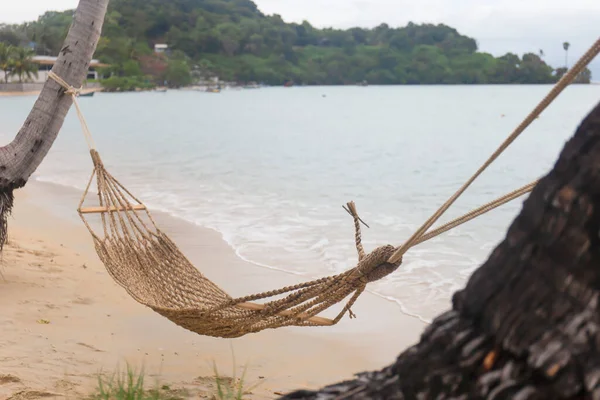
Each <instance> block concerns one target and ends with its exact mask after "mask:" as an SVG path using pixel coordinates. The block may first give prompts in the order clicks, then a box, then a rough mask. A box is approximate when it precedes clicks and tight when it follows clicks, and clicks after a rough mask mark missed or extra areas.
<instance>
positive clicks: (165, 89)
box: [154, 88, 167, 93]
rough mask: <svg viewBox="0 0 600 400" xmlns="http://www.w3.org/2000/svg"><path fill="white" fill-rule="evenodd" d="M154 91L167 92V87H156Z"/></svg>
mask: <svg viewBox="0 0 600 400" xmlns="http://www.w3.org/2000/svg"><path fill="white" fill-rule="evenodd" d="M154 91H155V92H159V93H165V92H166V91H167V88H156V89H154Z"/></svg>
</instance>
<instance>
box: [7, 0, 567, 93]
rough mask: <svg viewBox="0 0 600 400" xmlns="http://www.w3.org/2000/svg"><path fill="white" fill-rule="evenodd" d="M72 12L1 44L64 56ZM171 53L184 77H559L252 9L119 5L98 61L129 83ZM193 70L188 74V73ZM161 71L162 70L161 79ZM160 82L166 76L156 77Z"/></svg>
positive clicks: (447, 39)
mask: <svg viewBox="0 0 600 400" xmlns="http://www.w3.org/2000/svg"><path fill="white" fill-rule="evenodd" d="M71 15H72V11H68V12H61V13H57V12H48V13H46V14H44V15H43V16H41V17H40V18H39V19H38V20H37V21H35V22H31V23H27V24H23V25H20V26H10V27H4V28H3V29H0V41H2V40H4V41H9V40H12V41H18V42H19V43H21V44H23V43H29V42H33V43H34V46H35V48H36V49H37V51H38V52H39V53H46V54H51V55H54V54H57V52H58V50H59V48H60V45H61V43H62V40H63V38H64V36H65V34H66V31H67V29H68V26H69V23H70V20H71ZM155 43H166V44H168V45H169V48H170V49H171V51H172V52H171V53H170V54H169V58H170V59H171V60H177V61H178V62H179V65H178V67H177V68H178V70H177V73H176V75H181V74H188V73H189V74H190V75H191V77H192V78H193V77H200V76H204V77H205V76H208V75H215V76H218V77H219V78H220V79H222V80H228V81H239V82H249V81H256V82H264V83H267V84H272V85H280V84H283V83H284V82H286V81H294V82H295V83H297V84H308V85H316V84H334V85H339V84H356V83H359V82H363V81H367V82H368V83H370V84H476V83H550V82H554V81H556V79H557V78H556V74H555V71H554V70H553V68H552V67H550V66H548V65H547V64H546V63H545V62H544V61H543V59H542V58H541V57H540V56H539V55H538V54H533V53H528V54H525V55H523V56H522V57H519V56H517V55H515V54H511V53H509V54H506V55H504V56H502V57H498V58H496V57H493V56H492V55H490V54H487V53H480V52H478V51H477V43H476V41H475V40H474V39H472V38H469V37H467V36H464V35H461V34H460V33H459V32H457V31H456V29H453V28H451V27H449V26H446V25H442V24H440V25H430V24H424V25H416V24H413V23H409V24H408V25H407V26H406V27H402V28H391V27H389V26H388V25H386V24H381V25H379V26H378V27H376V28H374V29H362V28H352V29H348V30H339V29H317V28H315V27H313V26H311V24H310V23H308V22H306V21H305V22H303V23H302V24H296V23H286V22H284V21H283V20H282V19H281V17H280V16H278V15H272V16H268V15H264V14H263V13H262V12H260V10H258V8H257V6H256V4H254V3H253V2H252V1H249V0H111V2H110V5H109V10H108V13H107V15H106V20H105V25H104V30H103V36H102V39H101V41H100V43H99V46H98V50H97V52H96V55H95V57H96V58H99V59H100V60H101V61H104V62H107V63H110V64H112V65H113V71H112V72H113V73H114V74H116V75H120V76H135V75H140V74H141V75H144V74H146V75H147V74H150V75H155V73H153V71H155V70H156V71H158V70H160V71H162V72H161V73H163V74H164V73H167V72H165V71H167V70H168V69H169V67H168V65H167V64H168V62H169V60H164V63H163V64H164V65H162V66H161V65H160V60H158V61H157V60H156V57H154V56H153V55H152V50H151V49H152V48H153V46H154V44H155ZM184 64H185V65H184ZM156 68H158V69H156ZM156 73H158V72H156Z"/></svg>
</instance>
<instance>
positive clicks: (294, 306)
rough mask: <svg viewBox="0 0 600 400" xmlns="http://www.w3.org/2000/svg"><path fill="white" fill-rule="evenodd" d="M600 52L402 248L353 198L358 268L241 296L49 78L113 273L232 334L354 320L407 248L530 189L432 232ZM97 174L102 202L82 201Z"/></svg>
mask: <svg viewBox="0 0 600 400" xmlns="http://www.w3.org/2000/svg"><path fill="white" fill-rule="evenodd" d="M598 52H600V40H598V41H597V42H596V43H595V44H594V45H593V46H592V48H591V49H590V50H588V52H587V53H586V54H585V55H584V56H583V57H582V58H581V59H580V60H579V61H578V63H576V64H575V65H574V66H573V68H572V69H571V70H569V71H568V72H567V73H566V74H565V75H564V76H563V77H562V78H561V80H560V81H559V82H558V83H557V84H556V85H555V86H554V87H553V89H552V90H551V91H550V93H549V94H548V95H547V96H546V97H545V98H544V99H543V100H542V102H540V104H539V105H538V106H537V107H536V108H535V109H534V110H533V111H532V112H531V113H530V114H529V115H528V116H527V117H526V118H525V120H524V121H523V122H522V123H521V124H520V125H519V126H518V127H517V128H516V129H515V131H514V132H513V133H512V134H511V135H510V136H509V137H508V138H507V139H506V140H505V141H504V142H503V143H502V145H501V146H500V147H499V148H498V149H497V150H496V152H494V153H493V154H492V156H490V158H489V159H488V160H487V161H486V162H485V163H484V164H483V165H482V166H481V167H480V168H479V170H477V172H476V173H475V174H474V175H473V176H472V177H471V178H470V179H469V180H467V182H465V184H464V185H463V186H462V187H461V188H460V189H459V190H458V191H457V192H456V193H455V194H454V195H453V196H451V197H450V199H448V201H446V203H444V204H443V205H442V206H441V207H440V208H439V209H438V210H437V211H436V212H435V213H434V214H433V215H432V217H431V218H429V219H428V220H427V221H426V222H425V223H424V224H423V225H422V226H421V227H420V228H419V229H418V230H417V231H416V232H415V233H414V234H413V235H412V236H411V238H410V239H409V240H407V241H406V242H405V243H404V244H403V245H402V246H399V247H396V248H395V247H394V246H391V245H386V246H382V247H379V248H377V249H375V250H373V251H372V252H371V253H369V254H365V252H364V249H363V247H362V244H361V231H360V223H361V222H362V220H361V219H360V217H359V216H358V213H357V211H356V207H355V205H354V203H352V202H350V203H348V204H347V208H346V211H347V212H348V213H349V214H350V215H351V216H352V217H353V219H354V225H355V242H356V248H357V252H358V263H357V265H356V266H355V267H354V268H352V269H350V270H348V271H346V272H344V273H341V274H338V275H334V276H329V277H325V278H321V279H317V280H313V281H310V282H305V283H300V284H298V285H294V286H289V287H284V288H281V289H276V290H272V291H268V292H264V293H259V294H255V295H250V296H246V297H240V298H233V297H232V296H230V295H229V294H227V293H226V292H225V291H224V290H223V289H221V288H220V287H219V286H217V285H216V284H215V283H213V282H211V281H210V280H209V279H208V278H207V277H205V276H204V275H203V274H202V272H200V271H199V270H198V269H197V268H195V267H194V266H193V265H192V264H191V263H190V261H189V260H188V259H187V258H186V257H185V255H184V254H183V253H182V252H181V251H180V250H179V249H178V248H177V246H176V245H175V243H173V241H171V240H170V239H169V237H168V236H167V235H166V234H165V233H164V232H162V231H161V230H160V229H159V228H158V227H157V225H156V223H155V222H154V220H153V218H152V215H151V214H150V212H149V211H148V209H147V208H146V206H145V205H144V204H143V203H142V202H141V201H140V200H138V199H137V198H136V197H135V196H134V195H133V194H132V193H131V192H129V191H128V190H127V189H126V188H125V187H124V186H123V185H122V184H121V183H119V181H118V180H117V179H115V178H114V177H113V176H112V175H111V174H110V173H109V172H108V171H107V170H106V168H105V166H104V164H103V163H102V160H101V158H100V155H99V153H98V152H97V150H96V149H95V145H94V143H93V139H92V137H91V133H90V131H89V129H88V127H87V124H86V122H85V119H84V117H83V114H82V113H81V110H80V108H79V104H78V102H77V95H78V92H79V90H78V89H74V88H73V87H72V86H70V85H69V84H68V83H67V82H65V81H64V80H63V79H62V78H60V77H59V76H57V75H56V74H54V73H53V72H50V73H49V78H51V79H53V80H54V81H56V82H57V83H58V84H59V85H61V86H62V87H63V88H64V90H65V93H66V94H69V95H71V96H72V97H73V102H74V105H75V108H76V110H77V115H78V117H79V119H80V121H81V125H82V128H83V132H84V134H85V137H86V140H87V142H88V146H89V147H90V154H91V157H92V161H93V165H94V170H93V173H92V176H91V177H90V180H89V182H88V185H87V187H86V189H85V192H84V194H83V196H82V199H81V201H80V203H79V208H78V212H79V215H80V216H81V218H82V220H83V222H84V224H85V226H86V227H87V228H88V230H89V232H90V233H91V235H92V238H93V241H94V246H95V248H96V252H97V253H98V256H99V257H100V260H101V261H102V262H103V264H104V265H105V267H106V269H107V271H108V273H109V274H110V275H111V276H112V277H113V279H114V280H115V281H116V282H117V283H118V284H119V285H121V286H122V287H123V288H124V289H125V290H126V291H127V292H128V293H129V294H130V295H131V297H133V298H134V299H135V300H136V301H138V302H139V303H141V304H143V305H146V306H148V307H150V308H151V309H152V310H154V311H156V312H157V313H159V314H160V315H162V316H164V317H166V318H168V319H169V320H171V321H172V322H174V323H175V324H177V325H179V326H181V327H183V328H185V329H188V330H190V331H193V332H196V333H198V334H201V335H207V336H214V337H223V338H234V337H240V336H243V335H246V334H248V333H253V332H258V331H261V330H264V329H268V328H278V327H283V326H292V325H293V326H328V325H334V324H336V323H338V322H339V321H340V319H341V318H342V317H343V316H344V315H345V314H349V316H350V318H353V317H354V314H353V313H352V311H351V307H352V305H353V304H354V302H355V301H356V300H357V299H358V297H359V296H360V295H361V294H362V293H363V292H364V290H365V288H366V286H367V284H368V283H370V282H373V281H376V280H378V279H381V278H383V277H385V276H386V275H388V274H390V273H392V272H393V271H395V270H396V269H397V268H398V267H399V265H400V264H401V262H402V256H403V255H404V253H406V251H407V250H408V249H409V248H411V247H413V246H415V245H417V244H419V243H422V242H424V241H426V240H429V239H431V238H433V237H435V236H437V235H439V234H441V233H443V232H446V231H448V230H450V229H452V228H454V227H456V226H458V225H460V224H463V223H465V222H467V221H469V220H471V219H473V218H475V217H477V216H479V215H482V214H483V213H485V212H488V211H490V210H492V209H494V208H496V207H499V206H500V205H502V204H505V203H507V202H509V201H511V200H513V199H515V198H517V197H519V196H521V195H523V194H525V193H528V192H530V191H531V190H532V189H533V188H534V186H535V184H536V183H537V181H536V182H533V183H530V184H528V185H526V186H523V187H522V188H520V189H518V190H515V191H514V192H511V193H509V194H507V195H505V196H503V197H500V198H499V199H497V200H494V201H492V202H490V203H488V204H486V205H484V206H482V207H479V208H477V209H475V210H473V211H471V212H470V213H467V214H465V215H463V216H461V217H459V218H457V219H455V220H453V221H450V222H449V223H447V224H445V225H443V226H441V227H439V228H437V229H435V230H433V231H430V232H428V230H429V229H430V228H431V226H432V225H433V224H434V223H435V222H436V221H437V220H438V219H439V218H440V217H441V215H442V214H443V213H444V212H445V211H446V210H447V209H448V208H449V207H450V206H451V205H452V204H453V203H454V201H455V200H456V199H457V198H458V197H459V196H460V195H461V194H462V193H463V192H464V191H465V190H466V189H467V188H468V187H469V185H470V184H471V183H472V182H473V181H474V180H475V179H476V178H477V177H478V176H479V175H480V174H481V173H482V172H483V171H484V170H485V169H486V168H487V167H488V166H489V165H490V164H491V163H492V162H493V161H494V160H495V159H496V158H497V157H498V156H499V155H500V154H501V153H502V152H503V151H504V150H505V149H506V148H507V147H508V146H509V145H510V144H511V143H512V142H513V141H514V140H515V139H516V138H517V136H518V135H519V134H521V133H522V132H523V131H524V130H525V128H526V127H527V126H528V125H529V124H531V122H532V121H533V120H534V119H535V118H536V117H537V116H538V115H539V114H540V113H541V112H542V111H543V110H544V109H545V108H546V107H547V106H548V105H549V104H550V103H551V102H552V101H553V100H554V99H555V98H556V97H557V96H558V94H559V93H560V92H561V91H562V90H563V89H564V88H565V87H566V86H568V85H569V84H570V83H571V82H572V81H573V79H574V78H575V77H576V76H577V75H578V74H579V72H581V71H582V70H583V68H585V66H586V65H587V64H588V63H589V62H590V61H591V60H592V59H593V58H594V57H595V55H597V54H598ZM94 178H95V180H96V184H97V189H98V202H99V206H94V207H84V202H85V200H86V197H87V195H88V193H89V190H90V187H91V185H92V182H93V181H94ZM91 214H100V220H101V221H100V222H101V224H100V226H96V227H94V223H93V222H90V221H88V219H87V218H88V216H89V215H91ZM365 225H366V224H365ZM348 296H350V298H349V300H348V301H347V302H346V303H345V305H344V306H343V308H342V310H341V311H340V312H339V313H338V314H337V316H336V317H335V318H333V319H328V318H324V317H320V316H318V314H319V313H321V312H323V311H325V310H327V309H329V308H330V307H331V306H333V305H335V304H338V303H341V302H342V301H344V300H345V299H346V298H347V297H348ZM256 300H267V301H266V302H265V303H262V304H259V303H254V301H256Z"/></svg>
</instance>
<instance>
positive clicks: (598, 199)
mask: <svg viewBox="0 0 600 400" xmlns="http://www.w3.org/2000/svg"><path fill="white" fill-rule="evenodd" d="M599 294H600V104H599V105H598V106H596V108H595V109H594V110H593V111H592V112H591V113H590V114H589V115H588V116H587V117H586V119H585V120H584V121H583V122H582V123H581V125H580V126H579V127H578V129H577V132H576V134H575V136H574V137H573V138H572V139H571V140H569V142H568V143H567V144H566V146H565V147H564V149H563V151H562V152H561V154H560V157H559V159H558V161H557V162H556V164H555V166H554V168H553V169H552V171H551V172H550V173H549V174H548V175H547V176H546V177H544V178H543V179H542V180H541V181H540V183H539V184H538V185H537V186H536V187H535V189H534V190H533V192H532V193H531V195H530V196H529V198H528V199H527V200H526V201H525V203H524V205H523V209H522V211H521V213H520V214H519V215H518V217H517V218H516V219H515V220H514V222H513V223H512V225H511V226H510V228H509V230H508V232H507V235H506V237H505V239H504V240H503V241H502V242H501V243H500V244H499V245H498V247H497V248H496V249H495V250H494V251H493V252H492V254H491V255H490V257H489V259H488V260H487V261H486V262H485V263H484V264H483V265H482V266H481V267H480V268H479V269H478V270H477V271H475V273H473V275H472V276H471V278H470V279H469V281H468V283H467V285H466V287H465V288H464V289H463V290H461V291H458V292H456V293H455V294H454V297H453V306H452V309H451V310H450V311H448V312H446V313H444V314H442V315H441V316H439V317H438V318H436V319H435V320H434V321H433V323H432V324H431V325H430V326H428V327H427V328H426V329H425V331H424V332H423V334H422V336H421V340H420V342H419V343H418V344H416V345H414V346H413V347H410V348H409V349H408V350H406V351H404V352H403V353H402V354H401V355H400V356H399V357H398V358H397V360H396V362H395V363H394V364H392V365H390V366H388V367H386V368H384V369H382V370H380V371H375V372H368V373H363V374H359V375H358V376H357V378H356V379H354V380H351V381H347V382H342V383H338V384H334V385H331V386H329V387H326V388H323V389H321V390H319V391H314V392H313V391H297V392H294V393H291V394H288V395H287V396H285V397H284V399H342V398H343V399H436V400H442V399H495V400H497V399H517V400H524V399H600V349H599V348H600V347H599V346H600V309H599V308H600V304H599Z"/></svg>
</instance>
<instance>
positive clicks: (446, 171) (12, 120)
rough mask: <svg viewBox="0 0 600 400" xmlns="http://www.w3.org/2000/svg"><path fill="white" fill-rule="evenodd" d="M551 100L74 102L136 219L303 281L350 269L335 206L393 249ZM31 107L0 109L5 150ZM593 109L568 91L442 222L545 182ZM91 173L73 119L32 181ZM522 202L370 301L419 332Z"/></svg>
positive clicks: (471, 95)
mask: <svg viewBox="0 0 600 400" xmlns="http://www.w3.org/2000/svg"><path fill="white" fill-rule="evenodd" d="M549 90H550V86H446V87H442V86H427V87H416V86H415V87H308V88H290V89H285V88H266V89H260V90H242V91H239V90H226V91H223V92H222V93H221V94H208V93H201V92H192V91H169V92H167V93H126V94H96V96H94V97H93V98H82V99H80V102H81V106H82V108H83V111H84V113H85V115H86V118H87V119H88V123H89V125H90V128H91V130H92V132H93V134H94V136H95V140H96V144H97V146H98V149H99V151H100V153H101V154H102V155H103V159H104V162H105V164H106V165H107V167H108V168H109V170H110V171H112V173H113V175H115V176H116V177H117V178H118V179H120V180H121V182H123V183H124V184H125V186H127V187H128V188H129V189H131V190H132V191H133V192H134V193H135V194H137V195H138V197H140V198H141V199H143V200H144V201H145V202H146V203H147V204H148V205H150V206H151V207H154V208H155V209H160V210H163V211H166V212H169V213H170V214H172V215H174V216H177V217H180V218H183V219H185V220H188V221H191V222H194V223H196V224H198V225H201V226H206V227H210V228H213V229H216V230H218V231H219V232H221V233H222V235H223V237H224V239H225V240H227V241H228V242H229V243H230V244H231V245H232V246H233V247H234V248H235V250H236V251H237V253H238V254H239V256H240V257H242V258H244V259H247V260H249V261H252V262H254V263H256V264H258V265H261V266H264V267H270V268H277V269H282V270H285V271H289V272H292V273H296V274H299V275H303V276H305V277H306V278H313V277H318V276H323V275H326V274H331V273H337V272H341V271H344V270H346V269H347V268H350V267H352V266H354V265H355V262H356V251H355V249H354V239H353V238H354V235H353V223H352V219H351V218H350V216H348V215H347V214H346V212H345V211H344V210H343V209H342V205H343V204H345V203H346V202H348V201H350V200H354V201H355V202H356V204H357V207H358V210H359V214H360V215H361V217H362V218H363V219H364V220H365V221H366V222H367V223H368V224H369V225H370V227H371V228H370V229H365V230H364V231H363V240H364V244H365V246H366V248H367V249H372V248H374V247H376V246H378V245H382V244H387V243H391V244H394V245H399V244H401V243H402V242H403V241H404V240H406V239H407V238H408V237H409V236H410V234H411V233H412V232H413V230H414V229H416V228H417V226H418V225H419V224H420V223H421V222H422V221H423V220H424V219H425V218H427V217H428V216H429V215H430V214H431V213H432V212H433V211H435V209H436V208H437V207H438V206H439V205H440V204H441V203H442V202H444V201H445V200H446V199H447V197H448V196H450V195H451V194H452V193H453V192H454V191H455V190H456V189H457V188H458V187H459V186H460V185H461V184H462V182H463V181H464V180H465V179H467V178H468V177H469V176H470V174H472V173H473V172H474V171H475V170H476V168H477V167H478V166H479V165H480V163H481V162H483V161H484V160H485V158H487V157H488V156H489V154H491V153H492V152H493V151H494V150H495V148H496V147H497V146H498V145H499V144H500V142H501V141H502V140H503V139H504V138H505V137H506V136H507V135H508V134H509V133H510V132H511V131H512V130H513V129H514V128H515V127H516V126H517V124H518V123H519V122H520V120H521V119H522V118H523V117H525V115H526V114H527V113H528V112H529V111H530V110H531V109H532V108H533V107H534V106H535V105H536V104H537V102H539V101H540V100H541V99H542V97H543V96H544V95H545V94H546V93H547V92H548V91H549ZM34 100H35V97H13V98H6V97H0V138H1V140H2V141H3V142H4V143H6V142H7V141H9V140H10V139H11V138H12V136H13V135H14V133H15V132H16V131H17V130H18V129H19V127H20V125H21V123H22V122H23V120H24V119H25V117H26V115H27V113H28V112H29V110H30V108H31V105H32V104H33V102H34ZM599 100H600V86H596V85H591V86H571V87H569V88H568V89H567V90H566V91H565V93H563V95H561V97H560V98H559V100H558V101H557V102H555V103H554V104H553V105H552V106H551V107H550V108H549V109H547V110H546V111H545V112H544V114H543V115H542V116H541V117H540V118H539V119H538V120H536V121H535V123H534V124H533V125H532V126H531V127H530V128H529V129H528V130H527V131H526V132H525V133H524V134H523V135H522V136H521V137H520V138H519V139H518V140H517V141H516V142H515V143H514V144H513V145H512V146H511V148H509V149H508V150H507V151H506V152H505V154H504V155H502V156H501V158H500V159H499V160H498V161H497V162H496V163H495V164H494V165H493V166H492V167H490V169H489V170H488V171H486V172H485V173H484V174H483V175H482V176H481V178H480V179H479V180H478V181H477V182H476V183H475V184H474V185H473V186H472V187H471V188H470V189H469V190H468V191H467V192H466V193H465V194H464V195H463V197H462V198H461V199H460V200H459V201H458V202H457V204H456V205H455V206H454V207H453V208H452V209H451V210H450V211H449V212H448V214H447V216H446V217H445V218H444V221H447V220H449V219H450V218H453V217H456V216H458V215H459V214H461V213H464V212H466V211H468V210H469V209H470V208H473V207H476V206H478V205H480V204H482V203H485V202H487V201H489V200H491V199H493V198H495V197H497V196H499V195H501V194H504V193H505V192H507V191H510V190H513V189H515V188H517V187H520V186H522V185H524V184H526V183H528V182H529V181H531V180H533V179H535V178H537V177H539V176H541V175H542V174H544V173H546V172H547V171H549V169H550V168H551V167H552V165H553V163H554V161H555V160H556V157H557V155H558V153H559V151H560V150H561V148H562V146H563V145H564V142H565V141H566V140H567V139H568V138H569V137H570V136H571V135H572V134H573V132H574V130H575V129H576V127H577V125H578V123H579V122H580V121H581V119H582V117H584V115H585V114H586V113H587V112H589V111H590V109H591V108H592V107H593V106H594V105H595V104H596V103H597V102H598V101H599ZM91 167H92V165H91V161H90V159H89V155H88V152H87V148H86V144H85V141H84V139H83V137H82V135H81V131H80V128H79V125H78V121H77V119H76V117H75V114H74V112H73V110H72V112H71V113H70V114H69V116H68V118H67V121H66V122H65V125H64V127H63V129H62V131H61V134H60V135H59V137H58V139H57V141H56V143H55V145H54V147H53V148H52V150H51V152H50V154H49V155H48V157H47V158H46V160H45V161H44V163H43V164H42V166H41V167H40V168H39V170H38V171H37V172H36V175H35V177H36V179H38V180H42V181H46V182H53V183H56V184H60V185H67V186H72V187H76V188H83V187H84V186H85V184H86V183H87V179H88V177H89V174H90V172H91ZM521 204H522V199H520V200H517V201H515V202H513V203H512V204H509V205H506V206H504V207H502V208H501V209H498V210H495V211H494V212H492V213H491V214H488V215H486V216H484V217H482V218H480V219H479V220H476V221H473V222H470V223H468V224H466V225H464V226H462V227H460V228H458V229H456V230H454V231H452V232H450V233H447V234H445V235H444V236H441V237H439V238H437V239H435V240H433V241H430V242H428V243H425V244H421V245H419V246H418V247H415V248H413V249H411V250H410V251H409V253H408V254H407V255H406V256H405V258H404V264H403V265H402V267H401V268H400V269H399V270H398V271H397V272H396V273H394V274H393V275H391V276H389V277H387V278H386V279H384V280H382V281H380V282H378V283H376V284H373V285H372V286H371V287H370V289H371V291H373V292H376V293H377V294H379V295H381V296H385V297H387V298H389V299H392V300H395V301H397V302H398V304H399V305H400V307H401V310H402V311H404V312H405V313H407V314H410V315H413V316H415V317H418V318H421V319H423V320H425V321H427V320H430V319H431V318H432V317H433V316H435V315H436V314H437V313H439V312H440V311H442V310H444V309H446V308H447V307H448V305H449V301H450V296H451V294H452V293H453V292H454V291H455V290H457V289H459V288H461V287H462V286H463V285H464V283H465V281H466V279H467V278H468V276H469V275H470V273H471V272H472V271H473V270H474V269H475V268H476V267H477V266H478V265H479V264H481V263H482V262H483V261H484V260H485V259H486V257H487V255H488V254H489V253H490V251H491V250H492V249H493V248H494V246H495V245H496V244H497V243H498V242H499V241H500V240H501V239H502V237H503V236H504V234H505V231H506V228H507V227H508V225H509V223H510V222H511V220H512V219H513V218H514V217H515V216H516V214H517V213H518V211H519V209H520V207H521ZM73 206H74V207H76V205H73ZM299 279H305V278H302V277H300V278H299ZM269 288H270V287H269Z"/></svg>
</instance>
